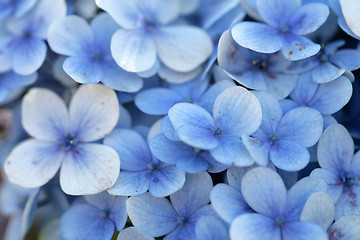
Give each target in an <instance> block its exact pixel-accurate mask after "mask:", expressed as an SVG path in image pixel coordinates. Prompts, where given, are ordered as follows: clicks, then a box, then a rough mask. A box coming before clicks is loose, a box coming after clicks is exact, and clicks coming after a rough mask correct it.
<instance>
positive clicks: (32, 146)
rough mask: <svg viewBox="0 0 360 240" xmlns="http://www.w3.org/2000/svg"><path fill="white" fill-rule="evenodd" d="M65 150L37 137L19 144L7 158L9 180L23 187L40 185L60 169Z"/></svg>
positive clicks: (5, 167) (5, 168)
mask: <svg viewBox="0 0 360 240" xmlns="http://www.w3.org/2000/svg"><path fill="white" fill-rule="evenodd" d="M64 157H65V152H63V151H61V150H60V146H59V145H58V144H54V143H51V142H43V141H39V140H35V139H29V140H26V141H24V142H22V143H20V144H19V145H17V146H16V147H15V148H14V149H13V150H12V151H11V153H10V154H9V156H8V157H7V158H6V161H5V164H4V170H5V173H6V174H7V176H8V178H9V180H10V181H11V182H13V183H16V184H18V185H20V186H22V187H26V188H34V187H40V186H42V185H44V184H46V183H47V182H49V181H50V180H51V179H52V178H53V177H54V176H55V174H56V172H57V171H58V170H59V168H60V165H61V162H62V161H63V159H64Z"/></svg>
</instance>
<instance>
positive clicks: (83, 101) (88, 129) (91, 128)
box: [69, 84, 119, 142]
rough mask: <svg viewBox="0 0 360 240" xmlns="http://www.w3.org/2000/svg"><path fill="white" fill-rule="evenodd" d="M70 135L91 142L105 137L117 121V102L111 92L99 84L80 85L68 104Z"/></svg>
mask: <svg viewBox="0 0 360 240" xmlns="http://www.w3.org/2000/svg"><path fill="white" fill-rule="evenodd" d="M69 110H70V122H71V128H72V129H71V134H74V135H75V136H76V137H77V138H78V139H79V140H80V141H85V142H91V141H95V140H98V139H101V138H103V137H105V136H106V135H107V134H108V133H110V131H111V130H112V129H113V128H114V127H115V125H116V123H117V121H118V119H119V102H118V99H117V97H116V94H115V92H114V91H113V90H111V89H109V88H107V87H105V86H103V85H100V84H87V85H81V86H80V87H79V88H78V90H77V91H76V93H75V95H74V96H73V98H72V99H71V103H70V109H69Z"/></svg>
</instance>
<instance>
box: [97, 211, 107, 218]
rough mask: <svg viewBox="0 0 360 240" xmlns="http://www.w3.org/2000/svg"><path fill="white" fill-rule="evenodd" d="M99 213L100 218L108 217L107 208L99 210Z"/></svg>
mask: <svg viewBox="0 0 360 240" xmlns="http://www.w3.org/2000/svg"><path fill="white" fill-rule="evenodd" d="M99 215H100V217H101V218H108V217H109V215H110V212H109V211H108V210H101V211H100V214H99Z"/></svg>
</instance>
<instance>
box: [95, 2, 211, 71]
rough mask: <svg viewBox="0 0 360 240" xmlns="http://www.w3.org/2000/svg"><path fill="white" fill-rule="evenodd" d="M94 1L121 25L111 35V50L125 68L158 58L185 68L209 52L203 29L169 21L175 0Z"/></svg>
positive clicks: (173, 16) (141, 67) (140, 68)
mask: <svg viewBox="0 0 360 240" xmlns="http://www.w3.org/2000/svg"><path fill="white" fill-rule="evenodd" d="M96 4H97V5H98V6H99V7H100V8H102V9H104V10H105V11H106V12H108V13H109V14H110V15H111V16H112V17H113V18H114V20H115V21H116V22H117V23H118V24H119V25H120V26H121V29H119V30H117V32H115V34H114V35H113V37H112V40H111V53H112V55H113V57H114V59H115V61H116V62H117V64H118V65H119V66H120V67H122V68H123V69H125V70H126V71H129V72H145V71H149V70H150V69H151V68H153V67H154V66H155V63H156V61H157V59H158V58H159V59H160V60H161V62H162V63H163V64H164V65H165V66H167V67H169V68H170V69H172V70H175V71H178V72H188V71H191V70H194V69H195V68H197V67H199V66H200V64H202V63H203V62H205V61H206V60H207V58H208V57H209V56H210V55H211V53H212V49H213V44H212V41H211V39H210V37H209V36H208V35H207V33H206V32H205V31H204V30H202V29H200V28H198V27H194V26H189V25H184V24H171V23H172V22H173V21H175V20H176V19H177V18H178V16H179V14H180V8H179V6H180V5H179V2H178V1H168V0H155V1H151V2H149V1H147V0H134V1H127V0H119V1H113V0H97V1H96ZM189 36H191V37H189ZM189 59H191V61H189Z"/></svg>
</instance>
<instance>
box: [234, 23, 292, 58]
mask: <svg viewBox="0 0 360 240" xmlns="http://www.w3.org/2000/svg"><path fill="white" fill-rule="evenodd" d="M231 35H232V37H233V38H234V40H235V41H236V42H237V43H238V44H240V45H241V46H243V47H245V48H249V49H251V50H253V51H256V52H261V53H274V52H277V51H279V50H280V49H281V48H282V47H283V45H284V40H285V39H284V36H283V35H281V34H280V33H279V31H278V29H276V28H272V27H269V26H267V25H265V24H263V23H257V22H241V23H238V24H236V25H234V26H233V28H232V29H231Z"/></svg>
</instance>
